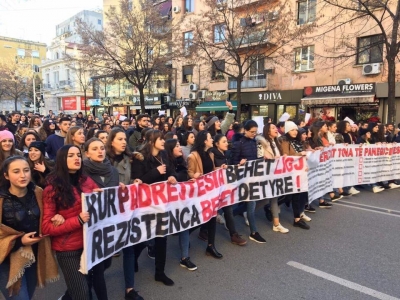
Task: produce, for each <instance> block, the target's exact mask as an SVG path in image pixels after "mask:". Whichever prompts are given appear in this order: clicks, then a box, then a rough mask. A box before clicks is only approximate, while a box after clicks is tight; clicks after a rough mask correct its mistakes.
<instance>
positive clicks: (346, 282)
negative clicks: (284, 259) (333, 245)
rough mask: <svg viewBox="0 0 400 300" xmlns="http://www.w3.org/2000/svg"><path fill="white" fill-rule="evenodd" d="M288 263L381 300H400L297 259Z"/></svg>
mask: <svg viewBox="0 0 400 300" xmlns="http://www.w3.org/2000/svg"><path fill="white" fill-rule="evenodd" d="M287 265H289V266H291V267H294V268H296V269H299V270H302V271H304V272H307V273H310V274H313V275H315V276H318V277H321V278H323V279H326V280H329V281H332V282H335V283H337V284H340V285H342V286H345V287H347V288H349V289H352V290H355V291H358V292H361V293H363V294H366V295H369V296H372V297H374V298H377V299H381V300H400V299H399V298H396V297H393V296H390V295H387V294H384V293H381V292H378V291H375V290H373V289H370V288H368V287H366V286H363V285H360V284H357V283H354V282H352V281H349V280H346V279H343V278H340V277H337V276H335V275H331V274H328V273H325V272H323V271H320V270H317V269H314V268H311V267H309V266H306V265H303V264H301V263H298V262H295V261H289V262H288V263H287Z"/></svg>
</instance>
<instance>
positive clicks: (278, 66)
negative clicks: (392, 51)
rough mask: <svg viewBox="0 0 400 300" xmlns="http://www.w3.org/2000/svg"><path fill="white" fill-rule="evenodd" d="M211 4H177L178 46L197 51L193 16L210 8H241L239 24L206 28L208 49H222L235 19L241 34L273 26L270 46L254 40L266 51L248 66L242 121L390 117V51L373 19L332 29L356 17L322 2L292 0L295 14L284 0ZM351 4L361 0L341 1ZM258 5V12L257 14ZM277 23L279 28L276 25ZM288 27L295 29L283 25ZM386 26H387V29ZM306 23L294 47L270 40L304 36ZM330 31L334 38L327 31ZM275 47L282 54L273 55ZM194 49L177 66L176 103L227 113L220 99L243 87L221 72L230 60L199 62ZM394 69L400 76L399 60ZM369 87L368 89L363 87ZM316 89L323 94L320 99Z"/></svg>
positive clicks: (399, 100)
mask: <svg viewBox="0 0 400 300" xmlns="http://www.w3.org/2000/svg"><path fill="white" fill-rule="evenodd" d="M213 2H214V6H213V4H212V2H210V1H208V0H173V1H172V11H173V14H172V16H173V21H174V23H175V24H176V25H177V26H178V27H179V29H178V30H177V31H175V32H174V37H173V38H174V39H175V40H180V41H181V42H180V43H181V47H183V48H188V49H189V48H190V47H191V46H192V45H194V46H195V43H196V36H195V33H196V32H195V28H194V27H195V26H194V24H195V22H196V19H198V18H204V16H205V15H204V14H205V12H207V11H210V10H216V11H221V12H220V14H222V11H223V10H224V7H226V6H229V7H230V8H231V10H232V11H236V12H235V13H234V14H233V17H232V15H231V19H235V20H226V21H222V19H218V17H217V18H215V21H214V22H210V23H209V24H208V26H209V29H208V30H209V31H210V32H212V34H211V35H209V40H210V41H209V43H210V47H213V46H214V45H212V44H211V43H214V44H221V45H222V44H223V39H225V38H226V36H227V35H228V30H227V26H228V25H226V22H236V23H237V26H236V27H235V28H237V29H239V30H240V29H241V30H243V31H245V30H246V29H245V28H246V27H251V28H253V29H252V30H253V31H252V32H254V31H255V29H254V28H258V27H259V28H261V29H262V28H264V27H263V26H264V25H263V24H265V23H268V24H270V25H265V26H269V27H268V30H270V31H269V35H268V37H269V38H267V39H265V40H268V42H266V43H265V47H263V48H262V46H263V44H262V43H261V42H263V41H264V37H263V38H262V39H259V40H258V41H257V42H258V47H259V48H258V49H263V51H264V52H263V53H260V52H257V53H256V54H255V56H254V59H253V60H249V63H248V65H247V66H246V65H244V68H246V67H249V70H248V71H247V72H246V75H245V76H244V78H243V81H242V82H241V83H240V84H241V93H242V97H241V99H242V100H241V104H242V106H241V109H242V114H243V116H241V118H242V119H245V118H257V117H265V116H269V117H272V118H273V119H274V121H276V120H277V119H278V118H279V117H280V116H281V115H282V114H283V113H284V112H288V113H289V114H290V115H291V116H292V118H304V115H305V113H306V112H310V113H311V114H312V117H324V118H325V117H328V116H329V117H333V118H335V119H338V120H341V119H343V118H345V117H347V116H348V117H351V118H353V119H356V120H367V119H368V118H370V117H372V116H375V115H378V116H379V117H380V118H381V119H382V121H383V122H385V121H386V120H387V112H388V108H387V97H388V85H387V81H388V77H387V76H388V64H387V61H386V60H385V57H386V50H385V47H384V46H383V43H382V41H383V39H382V33H381V32H380V31H379V27H378V26H376V23H374V22H373V21H372V20H371V19H369V20H367V19H366V18H364V19H360V20H358V21H354V22H349V24H347V25H343V26H341V27H340V28H339V27H337V28H328V27H326V26H325V27H324V26H323V25H322V24H327V23H329V22H330V20H333V19H334V20H335V22H336V24H339V23H343V24H346V21H347V20H348V19H349V18H351V16H350V15H349V14H351V13H352V12H349V13H343V11H342V10H341V9H340V8H335V7H332V6H331V7H329V6H326V4H324V3H323V1H317V0H302V1H289V4H290V9H285V8H284V7H282V6H280V4H279V1H278V2H276V3H275V4H273V3H272V4H271V3H270V4H268V5H266V4H265V6H264V5H263V3H266V2H263V1H257V0H238V1H233V2H232V1H229V0H228V1H223V0H222V1H217V2H215V1H213ZM351 2H357V1H347V2H344V3H351ZM232 3H233V4H232ZM232 5H233V6H232ZM254 7H257V9H256V11H255V9H254ZM274 7H275V8H274ZM360 9H362V7H361V8H360ZM392 9H395V8H392ZM289 10H290V12H291V14H292V15H291V16H289V14H288V11H289ZM381 10H383V8H382V9H379V8H378V9H375V10H374V12H376V13H377V14H379V13H382V12H380V11H381ZM360 13H361V11H360ZM389 19H390V18H389ZM224 22H225V23H224ZM272 22H276V23H275V24H277V25H272V24H273V23H272ZM285 23H290V24H291V26H285ZM384 25H385V26H384V27H385V28H389V29H390V24H384ZM224 26H225V27H224ZM306 26H308V27H309V29H307V30H304V32H302V37H301V39H297V40H296V39H293V40H292V41H291V42H290V43H289V42H287V43H280V41H278V40H273V39H274V37H275V39H276V37H277V35H275V36H274V34H272V30H276V31H279V30H280V29H279V28H286V29H287V30H289V29H292V30H298V31H299V32H300V30H301V29H302V28H304V29H305V28H306ZM232 28H233V27H232ZM328 30H329V33H326V34H325V33H324V32H328ZM254 42H255V41H254V39H252V36H251V34H249V36H248V37H247V40H246V41H245V42H243V41H242V45H244V44H246V45H244V46H243V50H242V51H241V54H240V55H242V56H243V57H244V56H245V55H249V53H250V54H251V52H252V51H253V52H255V50H254V49H255V46H254ZM233 43H234V41H233ZM344 45H345V46H346V47H347V48H346V47H345V46H344ZM278 46H279V50H277V51H275V49H277V48H278ZM222 48H223V47H222ZM350 48H351V49H352V52H351V53H350V51H349V50H348V49H350ZM193 49H195V50H193ZM193 49H190V50H191V51H195V54H194V55H187V56H185V55H184V56H183V57H181V58H180V59H176V60H174V62H173V67H174V69H176V71H177V90H176V99H182V100H185V101H187V102H189V103H193V107H195V108H194V110H195V111H197V112H198V113H203V112H206V111H208V112H211V113H219V112H221V111H222V112H223V111H225V110H226V107H224V105H223V101H224V100H225V98H226V97H225V96H224V97H223V98H221V97H220V95H228V99H230V100H232V101H235V100H236V97H237V85H238V84H239V83H238V82H237V81H236V80H235V79H234V78H229V76H227V75H226V74H225V73H224V72H221V71H220V70H221V69H225V70H226V68H228V66H229V64H231V63H232V61H227V60H225V61H224V60H218V55H215V57H214V58H213V59H210V58H209V57H205V59H203V60H201V59H199V56H202V55H204V51H203V52H202V51H201V49H200V50H199V49H196V47H193ZM346 49H347V50H346ZM221 51H223V50H221ZM225 51H226V50H225ZM346 51H347V52H346ZM221 57H223V56H221ZM333 57H335V59H333ZM250 63H251V64H252V65H251V66H250ZM396 67H397V76H399V75H400V71H399V67H400V63H399V61H398V60H397V62H396ZM397 78H398V77H397ZM365 87H367V88H366V91H364V90H363V89H364V88H365ZM325 90H326V91H325ZM315 91H320V92H319V93H317V94H315ZM310 92H311V93H310ZM210 95H211V97H210ZM215 102H218V103H215ZM233 103H234V104H235V102H233ZM396 104H397V105H400V84H399V85H398V86H397V87H396ZM396 114H397V115H396V117H397V118H396V119H397V120H400V110H396Z"/></svg>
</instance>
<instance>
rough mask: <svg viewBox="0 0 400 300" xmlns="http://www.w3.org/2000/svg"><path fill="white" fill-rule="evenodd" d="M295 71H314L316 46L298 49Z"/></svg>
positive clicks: (295, 55)
mask: <svg viewBox="0 0 400 300" xmlns="http://www.w3.org/2000/svg"><path fill="white" fill-rule="evenodd" d="M294 70H295V71H309V70H314V46H308V47H301V48H296V49H295V52H294Z"/></svg>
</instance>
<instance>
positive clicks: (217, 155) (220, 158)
mask: <svg viewBox="0 0 400 300" xmlns="http://www.w3.org/2000/svg"><path fill="white" fill-rule="evenodd" d="M210 151H211V153H213V154H214V165H215V167H216V168H218V167H220V166H222V165H223V164H225V165H227V164H228V159H227V157H226V156H225V154H224V153H222V152H221V151H219V150H218V149H217V148H214V147H213V148H211V149H210Z"/></svg>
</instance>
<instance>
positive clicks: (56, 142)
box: [46, 131, 65, 160]
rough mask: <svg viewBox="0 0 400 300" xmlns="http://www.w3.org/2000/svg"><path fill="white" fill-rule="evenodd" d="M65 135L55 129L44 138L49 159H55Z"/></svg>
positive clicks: (62, 144)
mask: <svg viewBox="0 0 400 300" xmlns="http://www.w3.org/2000/svg"><path fill="white" fill-rule="evenodd" d="M64 141H65V137H63V136H62V135H61V134H60V131H56V132H55V133H54V134H52V135H50V136H49V137H48V138H47V139H46V152H47V155H48V156H49V158H50V159H52V160H55V158H56V155H57V151H58V149H60V148H61V147H62V146H64Z"/></svg>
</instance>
